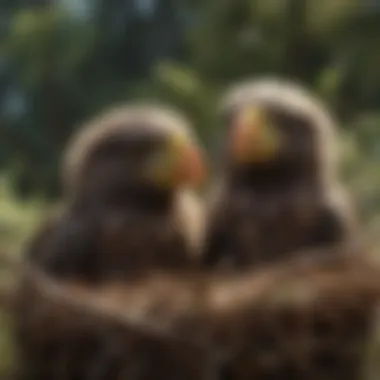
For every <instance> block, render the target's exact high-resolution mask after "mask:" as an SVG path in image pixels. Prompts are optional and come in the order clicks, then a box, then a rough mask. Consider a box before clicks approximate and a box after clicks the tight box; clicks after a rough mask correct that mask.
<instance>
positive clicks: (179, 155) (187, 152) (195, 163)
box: [152, 135, 206, 188]
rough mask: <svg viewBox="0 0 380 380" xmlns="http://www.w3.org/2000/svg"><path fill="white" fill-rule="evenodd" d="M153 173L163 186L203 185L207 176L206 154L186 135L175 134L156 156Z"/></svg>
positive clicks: (156, 181) (154, 178) (158, 182)
mask: <svg viewBox="0 0 380 380" xmlns="http://www.w3.org/2000/svg"><path fill="white" fill-rule="evenodd" d="M152 175H153V180H154V182H155V183H156V184H158V185H159V186H161V187H163V188H176V187H178V186H181V185H189V186H191V187H198V186H201V185H202V184H203V182H204V180H205V177H206V170H205V159H204V155H203V153H202V151H201V149H200V148H199V147H197V146H196V145H195V143H194V142H192V141H189V139H188V138H187V137H186V136H182V135H173V136H171V137H170V138H169V140H168V143H167V145H166V147H165V148H164V149H163V151H162V152H161V153H159V154H158V156H156V157H155V158H154V162H153V173H152Z"/></svg>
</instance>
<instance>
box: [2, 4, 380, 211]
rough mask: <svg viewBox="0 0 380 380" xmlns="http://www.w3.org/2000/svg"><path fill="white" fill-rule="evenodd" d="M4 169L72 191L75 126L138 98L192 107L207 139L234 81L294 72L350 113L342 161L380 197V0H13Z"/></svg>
mask: <svg viewBox="0 0 380 380" xmlns="http://www.w3.org/2000/svg"><path fill="white" fill-rule="evenodd" d="M0 20H1V22H0V29H1V33H0V136H1V139H0V170H2V171H3V172H5V173H7V175H8V179H9V181H10V184H11V186H12V189H13V190H12V191H14V192H15V193H16V194H17V195H18V196H22V197H24V198H25V197H31V196H32V197H35V196H36V194H37V195H44V196H56V195H57V194H59V176H58V175H57V173H58V170H57V169H58V165H59V162H60V157H61V153H62V151H63V149H64V147H65V144H66V142H67V139H68V138H69V137H70V135H71V133H72V132H73V130H74V129H75V128H78V127H79V126H80V125H81V123H82V122H83V121H84V120H85V119H87V118H88V117H90V116H93V115H94V114H95V113H97V112H100V111H101V110H103V109H104V108H106V107H108V106H110V105H111V104H115V103H122V102H125V101H128V100H131V99H141V98H143V99H149V100H158V101H160V102H166V103H170V104H174V105H176V106H178V107H180V108H181V109H182V110H183V111H184V112H185V113H186V114H187V116H188V117H190V118H191V119H192V120H193V121H194V123H195V126H196V128H197V130H198V132H199V135H200V136H201V138H202V140H203V142H204V143H205V145H206V147H207V148H209V149H212V146H213V141H214V140H215V139H217V138H218V133H219V132H218V125H217V120H216V119H215V106H216V102H217V100H218V97H219V95H220V93H221V92H222V91H223V90H224V89H225V88H226V87H227V86H228V85H229V84H230V83H232V82H234V81H237V80H240V79H242V78H246V77H254V76H259V75H272V74H276V75H281V76H287V77H289V78H293V79H295V80H297V81H300V82H302V83H304V84H306V85H307V86H309V87H310V88H312V89H313V90H314V91H316V92H317V93H319V94H320V95H321V96H322V97H323V98H324V99H325V101H326V102H327V103H328V104H329V105H330V107H331V109H332V110H333V111H334V112H335V113H336V114H337V116H338V117H339V119H340V120H341V132H342V146H343V152H344V156H345V158H346V159H345V162H344V170H343V174H344V175H345V177H346V178H347V180H348V181H350V184H351V185H352V189H353V190H354V192H355V193H356V194H357V195H358V196H359V199H360V200H362V202H363V209H364V211H365V213H366V215H369V216H371V215H373V214H374V212H376V210H377V209H378V208H379V207H380V195H379V194H380V191H379V190H380V174H378V173H377V167H378V161H380V129H379V123H380V51H379V49H378V48H377V47H378V37H379V35H380V0H366V1H362V0H334V1H330V0H266V1H262V0H219V1H214V0H203V1H196V0H193V1H190V0H150V1H147V0H134V1H121V0H112V1H110V0H77V1H70V0H60V1H52V0H50V1H49V0H44V1H42V0H39V1H37V0H34V1H32V0H29V1H28V0H18V1H12V2H10V1H7V0H1V1H0Z"/></svg>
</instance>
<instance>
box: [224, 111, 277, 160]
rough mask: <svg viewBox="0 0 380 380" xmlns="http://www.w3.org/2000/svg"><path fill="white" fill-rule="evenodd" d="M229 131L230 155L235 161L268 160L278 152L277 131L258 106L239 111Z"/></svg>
mask: <svg viewBox="0 0 380 380" xmlns="http://www.w3.org/2000/svg"><path fill="white" fill-rule="evenodd" d="M231 133H232V135H231V150H232V157H233V160H234V161H236V162H237V163H240V164H249V163H255V164H256V163H264V162H268V161H271V160H272V159H273V158H275V156H276V155H277V153H278V152H279V149H280V135H279V132H278V130H277V129H276V128H274V126H273V125H272V124H271V123H270V122H269V120H268V119H267V116H266V114H265V112H264V111H263V110H261V109H260V108H256V107H251V108H246V109H244V110H242V111H241V112H239V113H238V115H237V117H236V119H235V121H234V124H233V126H232V131H231Z"/></svg>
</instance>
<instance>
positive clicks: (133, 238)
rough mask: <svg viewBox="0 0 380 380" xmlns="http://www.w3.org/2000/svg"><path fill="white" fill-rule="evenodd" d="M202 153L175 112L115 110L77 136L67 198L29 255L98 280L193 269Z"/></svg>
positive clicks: (54, 269) (68, 165)
mask: <svg viewBox="0 0 380 380" xmlns="http://www.w3.org/2000/svg"><path fill="white" fill-rule="evenodd" d="M201 156H202V154H201V149H200V148H199V146H198V143H197V142H196V139H195V137H194V135H193V133H192V131H191V127H190V126H189V125H188V123H187V122H186V121H185V120H183V118H182V117H181V116H180V115H177V114H176V113H175V112H174V111H171V110H165V109H162V108H158V107H153V106H129V107H124V108H120V109H116V110H112V111H110V112H107V113H106V114H105V115H103V116H101V117H99V118H98V119H96V120H94V121H92V122H90V123H89V124H88V125H87V126H85V127H84V128H83V129H81V130H80V132H79V133H78V135H77V136H75V137H74V139H73V143H72V145H71V146H70V147H69V149H68V153H67V156H66V160H65V162H64V168H63V169H64V170H63V171H64V180H63V185H64V188H65V191H66V195H67V203H66V205H65V207H63V210H62V211H61V213H59V214H58V215H57V216H55V217H54V218H52V220H51V221H50V222H48V223H47V224H46V225H45V226H44V227H43V228H42V230H41V231H40V232H39V233H38V234H37V236H36V237H35V239H34V242H33V243H32V244H31V248H30V250H29V253H28V257H29V258H30V259H31V261H32V262H33V263H35V264H37V265H39V266H41V267H42V268H44V269H45V270H46V271H48V272H49V273H51V274H53V275H55V276H60V277H70V278H81V279H83V278H86V279H87V280H91V281H102V280H107V279H110V278H111V279H115V278H128V277H130V276H134V275H140V274H141V273H143V272H144V271H149V270H156V269H175V270H179V269H181V268H182V269H184V268H187V267H188V266H189V265H192V262H193V261H194V255H195V254H196V250H197V249H199V245H200V238H199V237H198V235H199V233H200V232H199V231H197V230H196V228H195V227H194V226H195V224H197V222H198V219H199V220H201V209H200V207H198V208H195V206H196V205H197V198H196V195H195V193H194V192H193V189H192V186H193V185H194V182H195V181H197V180H198V177H199V175H200V174H202V173H201V171H202V169H203V167H202V165H203V162H202V157H201ZM190 202H191V204H192V206H191V207H189V206H188V205H187V204H189V203H190ZM191 225H194V226H191Z"/></svg>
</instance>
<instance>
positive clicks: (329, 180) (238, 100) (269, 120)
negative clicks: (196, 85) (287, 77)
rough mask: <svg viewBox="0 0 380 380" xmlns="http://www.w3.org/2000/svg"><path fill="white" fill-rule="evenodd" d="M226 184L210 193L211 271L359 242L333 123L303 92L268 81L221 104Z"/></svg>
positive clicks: (242, 87)
mask: <svg viewBox="0 0 380 380" xmlns="http://www.w3.org/2000/svg"><path fill="white" fill-rule="evenodd" d="M221 108H222V117H221V122H222V124H223V128H225V129H226V130H225V131H224V132H223V133H224V135H225V137H226V144H225V146H224V150H223V152H224V154H223V157H221V162H222V164H223V165H222V167H221V173H220V175H221V180H220V183H219V184H218V185H217V188H216V189H215V191H214V193H212V194H211V202H210V211H209V217H208V222H207V231H206V244H205V245H206V247H205V254H204V263H205V265H206V266H209V267H215V266H220V267H222V266H226V267H228V268H231V267H232V268H240V269H242V268H246V267H249V266H252V265H259V264H262V263H270V262H272V261H275V260H279V259H282V258H287V257H289V255H292V254H295V253H296V252H298V251H300V250H301V251H302V252H305V248H316V247H329V246H331V245H333V244H337V243H342V242H345V241H347V239H348V238H352V239H354V238H355V233H356V232H357V226H356V220H355V219H356V216H355V215H354V212H353V210H352V207H351V203H350V201H349V200H348V196H347V194H346V193H345V191H344V190H343V189H342V186H341V184H340V183H339V182H338V180H337V160H336V157H335V156H336V147H335V136H334V134H335V130H334V125H335V123H334V121H333V120H332V118H331V116H330V115H329V113H328V111H327V110H326V109H325V107H324V106H323V104H322V103H321V102H320V101H319V100H318V99H316V98H314V96H313V95H311V94H309V93H308V92H307V91H306V90H305V89H303V88H301V87H299V86H296V85H294V84H291V83H288V82H286V81H283V80H275V79H263V80H257V81H253V82H245V83H244V84H242V85H238V86H236V87H235V88H233V89H232V90H231V91H230V92H229V93H228V94H227V95H226V97H225V99H224V101H223V102H222V107H221Z"/></svg>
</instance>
